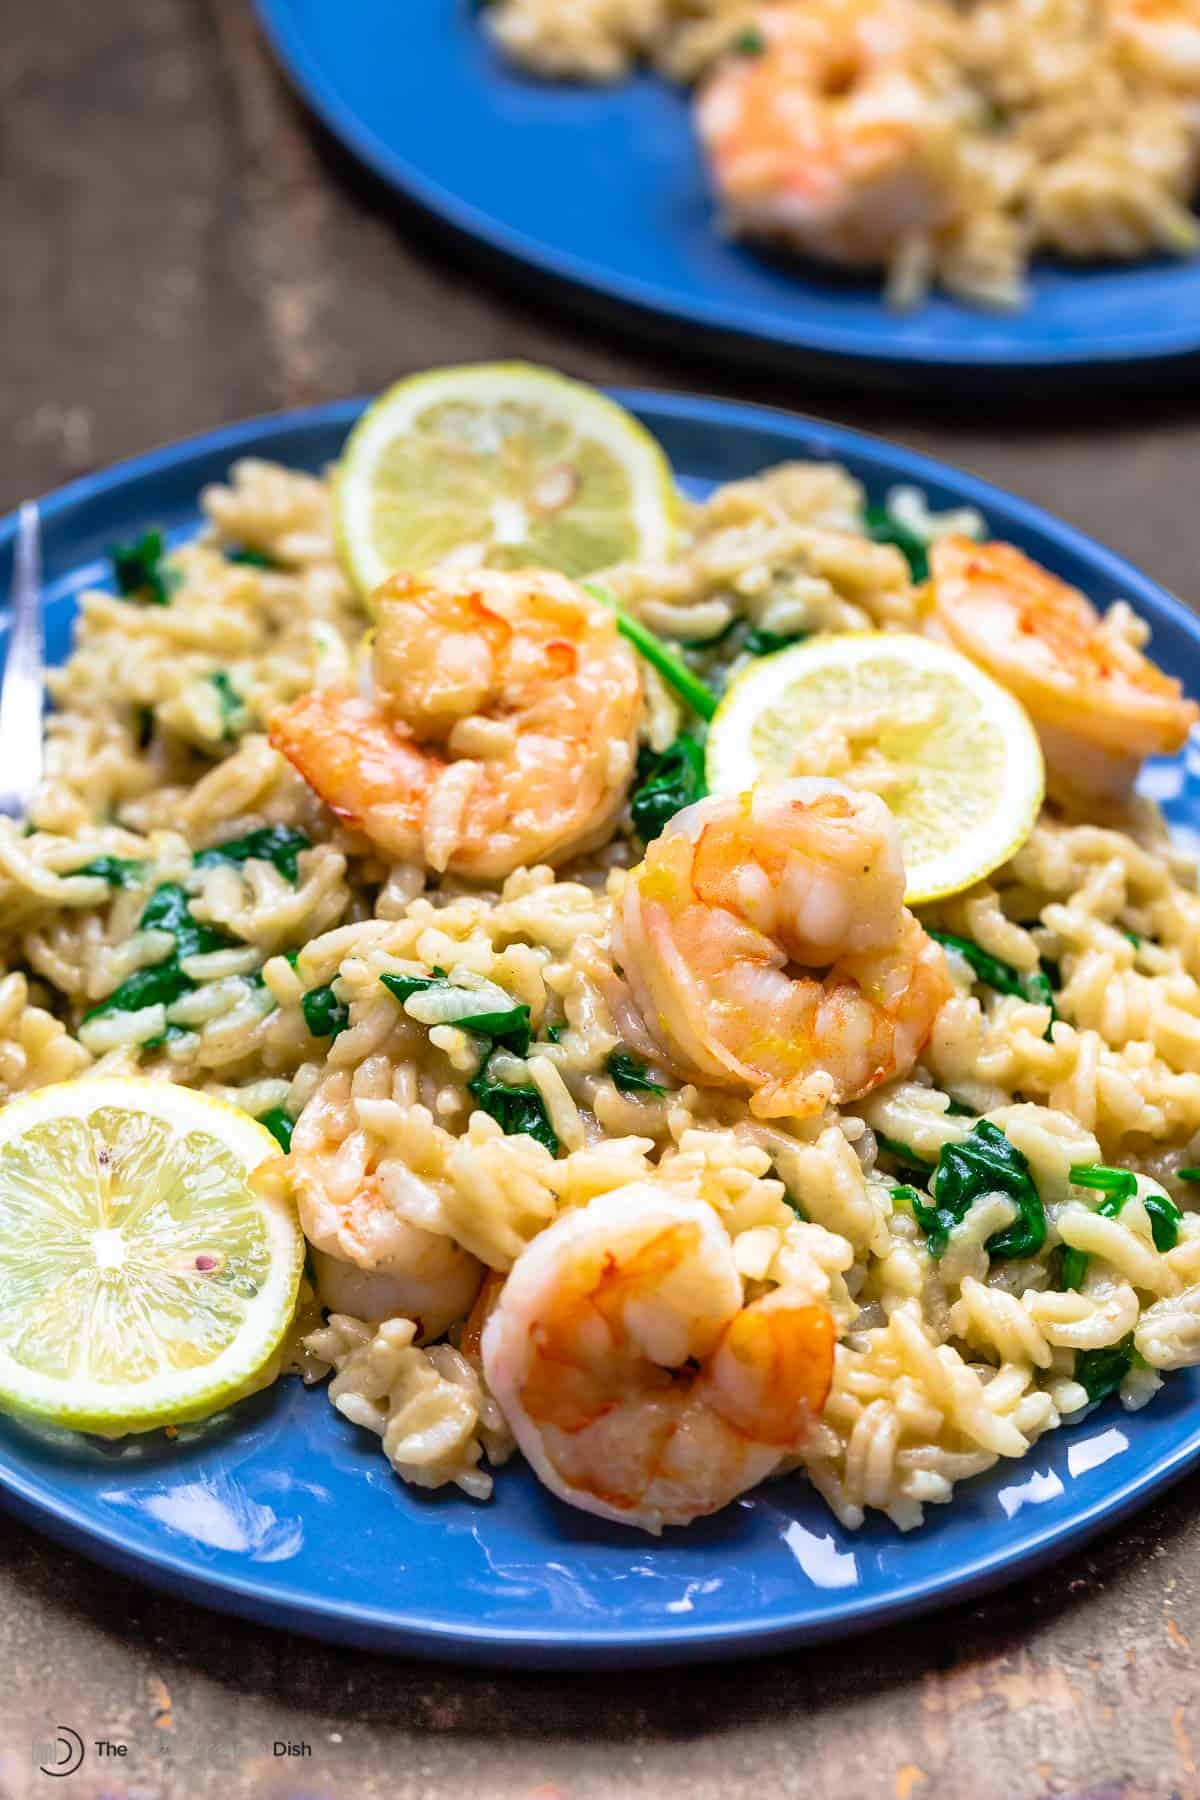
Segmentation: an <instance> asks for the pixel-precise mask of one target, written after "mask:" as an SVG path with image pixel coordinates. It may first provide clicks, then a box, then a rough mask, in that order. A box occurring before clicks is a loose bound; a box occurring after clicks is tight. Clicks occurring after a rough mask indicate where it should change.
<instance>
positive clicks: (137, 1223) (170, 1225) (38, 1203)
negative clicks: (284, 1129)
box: [0, 1079, 304, 1435]
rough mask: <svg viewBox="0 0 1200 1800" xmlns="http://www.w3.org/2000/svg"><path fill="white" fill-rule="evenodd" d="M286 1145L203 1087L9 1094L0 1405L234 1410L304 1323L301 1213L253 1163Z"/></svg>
mask: <svg viewBox="0 0 1200 1800" xmlns="http://www.w3.org/2000/svg"><path fill="white" fill-rule="evenodd" d="M278 1153H279V1146H278V1145H277V1144H276V1142H275V1140H274V1138H273V1137H272V1136H271V1134H270V1132H269V1131H267V1130H266V1129H265V1127H264V1126H262V1125H259V1124H258V1123H257V1122H256V1121H255V1120H254V1119H252V1118H250V1117H249V1116H248V1114H246V1113H243V1112H239V1111H238V1109H237V1108H236V1107H233V1106H227V1105H226V1104H225V1103H224V1102H222V1101H220V1100H212V1099H209V1098H207V1097H206V1096H205V1095H203V1094H197V1093H195V1092H194V1091H193V1090H192V1089H190V1088H184V1087H176V1086H173V1085H171V1084H170V1083H167V1082H160V1081H138V1080H126V1079H97V1080H94V1081H89V1080H86V1079H85V1080H82V1081H70V1082H64V1083H62V1085H61V1086H56V1087H48V1088H42V1089H40V1090H39V1091H38V1092H37V1093H33V1094H29V1095H26V1096H25V1097H24V1098H22V1099H20V1100H15V1101H13V1102H12V1104H11V1105H9V1106H7V1107H5V1109H4V1110H3V1112H0V1406H3V1407H4V1408H5V1409H7V1410H10V1411H13V1412H17V1413H24V1414H26V1415H30V1416H32V1417H35V1418H38V1419H42V1420H47V1421H50V1422H52V1423H54V1424H57V1425H67V1426H71V1427H73V1428H74V1429H76V1430H80V1431H96V1432H103V1433H105V1434H106V1435H117V1434H120V1433H122V1432H126V1431H145V1430H148V1429H149V1428H150V1427H152V1426H155V1425H166V1424H175V1423H178V1422H180V1421H182V1420H185V1419H198V1418H203V1417H205V1416H206V1415H207V1414H208V1413H212V1412H216V1411H217V1410H218V1409H219V1408H220V1407H222V1406H224V1405H226V1404H227V1403H228V1402H229V1401H230V1400H233V1399H236V1398H237V1397H238V1396H239V1395H240V1394H242V1393H245V1392H247V1391H249V1390H250V1389H252V1388H253V1387H254V1386H256V1385H261V1381H262V1378H263V1375H264V1371H269V1367H270V1365H271V1362H272V1358H273V1357H274V1356H275V1353H276V1351H277V1350H278V1349H279V1346H280V1344H281V1342H282V1340H283V1338H284V1335H285V1333H286V1332H287V1329H288V1326H289V1324H290V1323H291V1319H292V1315H293V1313H294V1311H295V1307H296V1295H297V1291H298V1289H299V1284H300V1275H301V1270H302V1268H303V1263H304V1239H303V1236H302V1234H301V1231H300V1227H299V1224H298V1222H297V1220H296V1218H295V1215H294V1213H293V1212H292V1210H291V1208H290V1206H288V1205H287V1204H286V1203H285V1202H284V1201H282V1200H275V1199H267V1198H264V1197H263V1196H261V1195H259V1194H256V1193H255V1192H254V1191H253V1189H252V1188H251V1187H250V1186H249V1184H248V1179H247V1178H248V1176H249V1175H250V1172H251V1171H252V1170H253V1169H255V1168H257V1167H258V1165H259V1164H260V1163H261V1162H264V1161H265V1160H266V1159H267V1157H269V1156H276V1155H278Z"/></svg>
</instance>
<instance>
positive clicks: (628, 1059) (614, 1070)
mask: <svg viewBox="0 0 1200 1800" xmlns="http://www.w3.org/2000/svg"><path fill="white" fill-rule="evenodd" d="M605 1067H606V1068H607V1070H608V1072H609V1074H610V1075H611V1076H612V1078H613V1082H614V1084H615V1085H616V1086H617V1087H618V1088H620V1090H621V1092H622V1093H623V1094H669V1093H670V1091H671V1090H670V1088H667V1087H664V1086H663V1084H662V1082H661V1081H654V1080H652V1079H651V1076H650V1074H649V1071H648V1070H647V1068H646V1065H645V1063H644V1062H642V1061H641V1060H640V1059H639V1058H638V1057H636V1056H634V1055H633V1054H632V1053H631V1052H630V1051H628V1050H623V1049H621V1048H619V1047H618V1048H617V1049H616V1050H614V1051H613V1052H612V1053H611V1054H610V1056H609V1059H608V1062H607V1063H606V1065H605Z"/></svg>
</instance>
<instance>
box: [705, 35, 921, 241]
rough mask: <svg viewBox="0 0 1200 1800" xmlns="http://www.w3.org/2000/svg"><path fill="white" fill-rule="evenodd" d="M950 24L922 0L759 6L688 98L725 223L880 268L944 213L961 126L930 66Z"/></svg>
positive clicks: (753, 233)
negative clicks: (746, 32)
mask: <svg viewBox="0 0 1200 1800" xmlns="http://www.w3.org/2000/svg"><path fill="white" fill-rule="evenodd" d="M951 28H952V21H951V20H950V19H949V18H948V17H943V16H942V15H941V12H940V10H939V12H938V13H937V14H936V15H935V13H934V12H933V11H932V10H930V9H927V8H926V7H925V5H924V0H801V3H799V4H793V5H777V6H766V7H763V8H762V10H761V11H760V12H759V13H758V14H757V15H756V23H755V26H754V28H753V33H752V34H751V41H750V44H749V45H748V46H747V47H746V51H745V53H738V52H735V53H734V54H731V55H730V56H728V57H727V58H726V59H725V60H724V61H723V62H722V63H721V64H720V65H719V67H718V69H717V71H716V73H715V74H714V75H713V76H712V77H711V79H710V80H709V81H708V82H707V84H706V85H705V86H704V87H703V88H702V90H701V92H700V95H699V99H698V101H697V105H696V119H697V124H698V127H699V131H700V136H701V139H702V140H703V143H704V146H705V148H706V150H707V152H708V156H709V161H710V163H711V165H712V174H713V180H714V183H715V185H716V189H717V193H718V195H719V197H720V199H721V202H722V205H723V207H724V210H725V213H726V216H727V218H728V219H729V222H730V224H731V225H732V226H733V228H734V229H735V230H736V231H738V232H741V233H744V234H745V235H747V236H751V237H771V238H775V239H777V240H780V241H783V242H786V243H788V244H790V245H792V246H794V247H795V248H797V249H800V250H802V251H805V252H807V253H808V254H809V255H813V256H818V257H823V258H825V259H827V260H829V261H832V262H836V263H847V264H850V265H853V266H859V267H866V268H874V267H879V266H881V265H882V264H885V263H887V262H888V261H890V259H891V257H892V256H893V254H894V253H895V251H896V249H897V247H898V246H899V245H900V244H901V242H902V241H903V240H904V239H905V238H908V237H912V236H914V235H924V234H927V233H928V232H930V231H933V230H936V229H937V228H938V226H940V225H942V224H944V223H945V222H946V220H947V219H948V217H949V216H950V212H951V202H950V190H951V176H952V172H953V166H954V165H953V157H954V142H955V126H954V120H953V118H952V117H951V116H950V114H949V113H948V111H947V107H946V104H945V102H944V101H943V100H942V99H941V98H940V96H939V94H938V92H937V91H936V87H937V84H936V83H935V82H933V81H931V71H932V70H933V69H934V68H936V67H937V65H938V61H939V45H938V35H939V33H941V32H943V31H945V30H947V29H951Z"/></svg>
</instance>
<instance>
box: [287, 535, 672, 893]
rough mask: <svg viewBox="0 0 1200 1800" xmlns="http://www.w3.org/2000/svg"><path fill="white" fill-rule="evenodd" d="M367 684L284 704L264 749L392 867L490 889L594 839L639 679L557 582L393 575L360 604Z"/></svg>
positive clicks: (607, 616)
mask: <svg viewBox="0 0 1200 1800" xmlns="http://www.w3.org/2000/svg"><path fill="white" fill-rule="evenodd" d="M374 608H375V613H376V620H377V625H376V632H375V640H374V646H373V651H372V672H373V678H374V691H373V693H372V694H371V696H370V697H369V698H366V699H363V698H360V697H356V696H353V695H350V694H346V693H342V692H337V691H335V690H333V689H328V688H326V689H321V690H318V691H317V692H315V693H312V694H307V695H305V696H303V697H302V698H301V699H299V700H296V701H294V702H293V703H292V704H291V705H290V706H285V707H283V708H281V709H280V710H279V711H278V712H277V713H275V715H274V717H273V718H272V720H271V742H272V743H273V744H274V745H275V747H276V748H277V749H278V750H281V751H282V752H283V754H284V755H285V756H286V757H287V759H288V761H289V762H291V763H292V764H293V766H294V767H295V768H296V769H298V770H299V772H300V774H301V775H303V777H304V779H305V780H306V781H307V782H308V784H309V785H310V787H312V788H314V789H315V790H316V792H317V793H318V794H319V795H320V797H321V799H322V800H323V801H324V802H325V803H326V805H327V806H328V807H329V808H330V810H331V811H332V812H334V813H336V814H337V816H338V817H339V818H340V819H342V820H344V821H345V822H346V823H347V824H349V825H352V826H354V827H356V828H357V829H358V830H360V831H362V832H364V833H365V834H366V836H367V837H369V838H370V839H371V840H372V842H373V843H375V844H376V845H378V847H379V848H380V849H381V850H383V851H384V852H385V853H386V854H387V855H388V856H390V857H392V858H394V859H396V860H398V861H424V862H425V863H426V864H427V865H428V866H429V867H430V868H432V869H436V870H438V871H449V872H450V873H452V874H455V875H462V876H466V877H467V878H468V879H471V880H477V881H488V880H497V879H501V878H502V877H504V876H505V875H508V874H511V872H512V871H513V869H515V868H518V867H519V866H520V865H521V864H523V863H525V864H531V863H538V862H550V863H558V862H562V861H564V860H565V859H566V858H567V857H569V856H573V855H575V854H576V853H578V852H579V851H582V850H586V849H590V848H592V847H594V846H595V845H596V844H599V843H602V842H603V841H604V839H605V838H606V837H607V836H608V835H609V833H610V831H611V829H612V826H613V824H614V823H615V820H616V817H617V814H618V813H619V812H620V809H621V806H622V804H623V803H624V799H625V793H626V789H627V787H628V785H629V778H630V775H631V773H632V771H633V766H634V756H635V739H636V733H637V720H638V708H639V703H640V698H641V682H640V676H639V674H638V669H637V663H636V660H635V658H634V655H633V652H632V651H631V650H630V649H629V647H628V645H627V644H626V643H625V642H624V641H623V639H622V638H620V637H619V636H618V635H617V629H616V625H615V623H614V621H613V616H612V614H611V613H610V612H609V610H608V609H607V608H606V607H605V606H602V605H601V604H600V603H599V602H598V601H596V600H593V599H591V598H590V597H589V596H588V595H587V594H585V593H583V592H582V591H581V590H580V589H579V588H578V587H576V586H575V585H574V583H573V582H570V581H568V580H566V578H565V577H564V576H561V575H556V574H553V573H547V572H529V573H520V574H508V573H499V572H496V571H492V570H478V571H473V572H471V573H470V574H467V575H461V576H458V575H456V576H449V575H447V576H442V577H438V576H409V575H397V576H394V577H393V578H392V579H391V580H390V581H387V582H385V583H384V585H383V586H382V587H381V588H380V589H379V590H378V592H377V593H376V595H375V597H374Z"/></svg>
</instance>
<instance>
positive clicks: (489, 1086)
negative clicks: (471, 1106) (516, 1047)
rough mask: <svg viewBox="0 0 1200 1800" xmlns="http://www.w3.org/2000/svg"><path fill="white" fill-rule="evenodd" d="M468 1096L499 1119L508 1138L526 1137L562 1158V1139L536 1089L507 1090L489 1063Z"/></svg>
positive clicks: (472, 1085) (499, 1123)
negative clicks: (556, 1132) (559, 1154)
mask: <svg viewBox="0 0 1200 1800" xmlns="http://www.w3.org/2000/svg"><path fill="white" fill-rule="evenodd" d="M467 1092H468V1093H469V1094H470V1095H471V1096H472V1098H473V1099H474V1100H475V1102H476V1104H477V1105H478V1107H479V1108H480V1110H481V1111H482V1112H485V1113H487V1114H488V1116H489V1118H493V1119H495V1121H496V1123H497V1124H498V1125H499V1126H500V1128H501V1130H502V1131H503V1132H504V1133H505V1135H506V1136H507V1137H518V1136H520V1135H521V1134H522V1133H523V1134H524V1135H525V1136H527V1137H531V1138H534V1139H536V1141H537V1142H538V1143H539V1144H542V1145H544V1146H545V1148H546V1149H547V1150H549V1152H550V1154H551V1156H557V1155H558V1149H559V1145H558V1137H557V1135H556V1134H555V1131H554V1127H553V1126H552V1125H551V1123H550V1119H549V1116H548V1114H547V1112H546V1107H545V1103H544V1101H543V1100H542V1096H541V1095H540V1094H539V1093H538V1091H537V1089H536V1088H532V1087H506V1086H505V1085H504V1083H503V1082H501V1081H493V1079H492V1078H491V1076H490V1075H489V1074H488V1072H487V1065H486V1063H485V1064H484V1066H483V1067H482V1068H481V1069H480V1071H479V1073H478V1074H477V1075H476V1076H474V1077H473V1078H472V1080H470V1081H468V1083H467Z"/></svg>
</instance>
